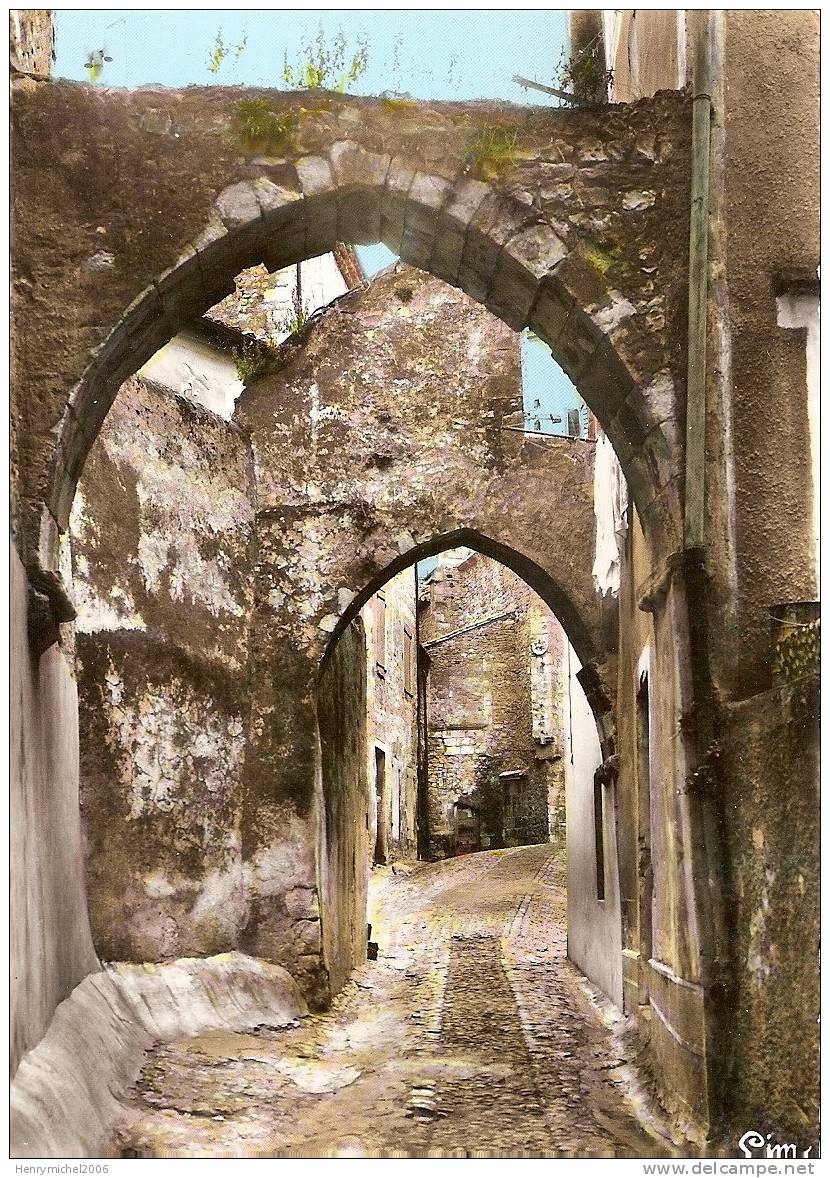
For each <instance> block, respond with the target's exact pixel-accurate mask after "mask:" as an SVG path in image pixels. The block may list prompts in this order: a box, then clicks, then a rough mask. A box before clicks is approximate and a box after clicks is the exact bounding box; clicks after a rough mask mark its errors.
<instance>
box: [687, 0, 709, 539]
mask: <svg viewBox="0 0 830 1178" xmlns="http://www.w3.org/2000/svg"><path fill="white" fill-rule="evenodd" d="M696 16H697V20H698V27H697V36H696V38H695V68H694V88H693V95H692V112H693V114H692V118H693V122H692V194H691V197H692V207H691V215H690V218H689V343H688V370H687V379H686V509H685V521H684V529H683V533H684V538H683V544H684V547H685V548H687V549H689V548H703V547H704V543H705V518H706V308H707V294H708V270H709V154H710V146H711V121H712V93H711V90H712V87H711V74H710V68H709V36H708V32H709V30H708V20H709V14H708V13H707V12H703V11H701V12H699V13H697V14H696Z"/></svg>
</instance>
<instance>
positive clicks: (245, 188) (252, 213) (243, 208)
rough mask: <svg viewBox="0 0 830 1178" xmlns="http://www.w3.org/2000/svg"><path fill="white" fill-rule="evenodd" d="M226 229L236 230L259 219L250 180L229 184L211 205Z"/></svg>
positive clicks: (257, 202)
mask: <svg viewBox="0 0 830 1178" xmlns="http://www.w3.org/2000/svg"><path fill="white" fill-rule="evenodd" d="M213 207H214V209H215V211H216V214H217V216H218V217H219V219H220V220H221V222H222V224H223V225H224V226H225V228H226V229H238V228H240V227H241V226H243V225H247V224H249V223H250V222H251V221H258V220H259V217H260V205H259V198H258V196H257V191H256V187H255V184H254V181H252V180H240V181H239V183H237V184H231V185H230V186H229V187H228V188H225V189H224V190H223V191H222V192H220V193H219V195H218V196H217V198H216V200H215V202H214V205H213Z"/></svg>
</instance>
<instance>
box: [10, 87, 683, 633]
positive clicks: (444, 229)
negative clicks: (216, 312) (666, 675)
mask: <svg viewBox="0 0 830 1178" xmlns="http://www.w3.org/2000/svg"><path fill="white" fill-rule="evenodd" d="M243 97H245V98H249V97H250V95H249V93H248V92H247V91H246V92H244V94H243V93H242V92H239V93H236V92H233V91H223V90H214V91H197V90H195V89H194V90H192V91H187V92H173V93H171V92H152V91H142V92H139V93H129V92H105V93H103V94H100V93H97V92H93V91H91V90H89V89H88V88H86V87H81V86H72V85H69V84H64V83H61V84H56V85H50V86H48V87H42V86H34V87H33V88H30V89H29V90H26V91H25V92H22V93H20V94H19V95H18V96H17V101H16V104H15V114H16V133H17V136H18V143H19V144H23V143H25V144H26V145H27V147H28V148H29V150H28V154H27V163H28V167H24V168H23V169H21V172H20V179H19V180H18V182H17V187H16V194H15V196H16V204H17V209H18V211H17V218H18V227H19V231H18V234H17V235H16V244H17V256H16V264H17V268H18V275H19V277H20V279H21V283H22V284H24V285H22V290H23V294H22V295H21V303H22V305H25V304H26V302H27V301H28V303H29V304H30V305H29V306H28V307H27V315H29V318H30V321H39V322H40V324H41V325H42V327H43V329H44V330H43V333H42V347H41V350H40V352H39V355H38V356H37V357H34V356H33V355H31V354H30V353H29V352H27V350H26V349H25V348H20V349H19V351H18V357H17V372H16V388H17V390H18V396H19V397H20V396H22V397H26V396H27V395H28V394H27V390H29V389H32V388H33V387H38V394H37V399H38V402H39V404H40V405H41V406H42V409H41V411H40V412H39V413H38V414H34V415H32V416H34V417H37V419H38V420H26V421H23V420H22V419H21V424H20V434H19V453H20V461H21V470H20V478H19V481H18V486H17V492H18V495H19V502H20V508H19V510H20V512H21V513H22V517H23V518H22V519H21V523H22V525H23V526H22V533H23V535H24V536H25V546H26V549H27V563H28V565H29V568H30V571H31V576H32V580H33V583H34V585H35V588H36V589H39V590H40V591H41V592H43V593H45V594H46V595H47V596H48V597H50V599H51V600H52V602H53V605H54V609H55V611H56V613H57V616H58V618H62V617H65V616H66V615H67V612H69V607H68V602H67V601H66V598H65V594H63V593H62V591H61V586H60V580H59V574H58V571H57V570H58V554H57V539H58V535H59V533H60V532H61V531H63V530H64V529H65V527H66V522H67V518H68V512H69V508H70V506H71V501H72V497H73V495H74V489H75V486H76V483H77V479H78V477H79V475H80V472H81V470H82V469H83V464H84V461H85V457H86V454H87V452H88V450H89V447H90V445H91V444H92V441H93V440H94V438H95V436H97V432H98V430H99V429H100V426H101V423H102V421H103V420H104V418H105V416H106V413H107V411H108V409H109V406H110V404H111V402H112V398H113V397H114V395H115V393H116V391H117V389H118V387H119V386H120V384H121V383H122V382H123V380H124V379H125V378H126V377H127V376H129V375H130V374H131V373H132V372H134V371H135V370H136V368H137V367H138V366H139V365H140V364H141V363H142V362H144V361H145V360H146V359H148V358H149V356H150V355H151V354H152V353H153V352H154V351H156V350H157V349H158V348H159V347H160V346H161V345H162V344H163V343H165V342H166V341H167V340H168V339H169V338H170V336H171V335H172V334H174V332H175V331H176V330H177V329H178V327H180V326H181V325H182V324H183V323H184V322H186V321H187V320H189V319H192V318H193V317H194V315H198V314H199V313H201V312H203V311H205V310H207V308H208V307H209V306H211V305H212V304H213V303H215V302H216V301H217V300H218V299H219V298H220V297H222V296H223V295H224V294H226V293H227V292H228V290H229V289H230V287H231V283H232V279H233V276H234V275H235V274H236V273H238V272H239V270H240V269H241V268H243V267H244V266H245V265H249V264H252V263H254V262H259V261H264V262H265V263H266V265H268V266H269V267H270V268H275V267H277V266H283V265H287V264H289V263H291V262H295V261H298V260H301V259H303V258H305V257H309V256H313V255H314V254H318V253H321V252H324V251H326V250H328V249H330V248H332V246H333V245H334V242H335V241H336V240H347V241H353V242H360V241H376V240H383V241H385V242H386V244H388V245H389V246H390V247H391V248H392V249H394V250H396V251H398V250H399V251H400V254H401V256H402V257H403V258H404V259H405V260H408V261H411V262H412V263H413V264H415V265H418V266H420V267H421V268H424V269H427V270H430V271H431V272H433V273H435V274H436V275H437V276H439V277H441V278H444V279H445V280H446V281H448V282H450V283H452V284H454V285H457V286H460V287H461V289H463V290H465V291H466V292H467V293H469V294H470V295H471V297H473V298H475V299H477V300H478V301H481V302H483V303H484V304H485V305H486V306H487V307H488V308H490V309H491V310H492V311H493V312H494V314H496V315H498V316H500V317H501V318H503V319H504V320H505V321H506V322H507V323H508V324H509V325H510V326H512V327H514V328H520V327H523V326H526V325H527V326H530V327H531V328H532V329H533V330H534V331H535V332H537V334H538V335H539V336H540V337H541V338H542V339H543V340H544V341H545V342H546V343H547V344H548V345H549V346H550V348H551V350H552V352H553V354H554V356H555V358H556V359H557V361H558V362H559V363H560V364H561V365H562V367H563V368H564V369H565V371H566V372H568V374H569V375H570V376H571V378H572V379H573V381H574V383H575V384H576V385H577V387H578V388H579V390H580V392H581V393H582V395H583V397H584V398H585V400H586V401H587V403H588V404H589V406H590V407H591V408H592V410H593V411H594V412H595V414H596V415H597V417H598V419H599V420H600V422H601V423H602V425H603V428H604V429H605V430H606V432H607V434H608V436H609V437H610V439H611V441H612V443H613V444H614V447H615V449H616V450H617V453H618V455H619V458H620V461H621V463H622V466H623V469H624V472H625V475H626V478H627V480H628V483H629V486H630V488H631V491H632V495H633V497H634V500H635V502H636V504H637V507H638V511H639V513H640V516H641V518H642V520H643V523H644V528H645V531H646V535H647V537H648V538H649V541H650V542H651V543H652V544H653V547H654V551H655V554H657V555H658V556H659V557H663V556H666V555H668V554H669V553H671V552H672V551H674V550H675V549H676V547H677V539H678V536H679V527H680V524H679V515H678V509H679V503H680V492H679V489H678V472H679V470H680V456H681V447H680V442H679V439H678V432H677V427H678V424H679V422H678V414H677V408H676V405H677V398H678V389H680V391H681V393H682V361H681V360H680V353H679V350H678V345H679V344H681V343H682V338H683V333H684V330H685V328H684V325H683V323H682V316H679V315H678V314H677V310H678V309H679V307H680V306H682V290H683V285H684V281H685V265H686V264H685V258H684V255H683V237H684V234H683V233H682V232H671V231H670V225H671V223H672V221H674V222H676V224H677V226H678V229H679V228H680V226H684V225H685V219H686V216H687V201H688V196H687V189H688V184H687V171H688V163H687V154H688V153H687V139H688V130H687V123H688V119H687V109H686V104H685V100H684V99H683V98H681V97H678V96H663V97H661V98H660V99H659V100H654V101H651V102H649V103H645V104H640V105H639V106H635V107H631V108H618V109H615V110H612V111H606V112H601V113H587V112H581V113H575V112H566V111H553V112H551V111H539V110H536V111H534V110H530V111H522V112H521V114H519V113H518V112H516V111H515V110H513V109H509V108H499V107H495V108H491V109H487V108H483V107H481V106H478V105H475V106H472V105H471V106H469V107H465V106H464V105H463V104H461V105H458V104H455V105H452V106H449V107H446V108H442V107H440V106H428V107H421V106H417V105H414V106H413V107H411V108H408V107H407V108H406V109H404V110H401V109H398V108H397V107H396V105H395V104H390V103H385V102H384V101H383V100H380V101H374V100H363V99H360V100H353V99H346V98H341V97H338V98H337V99H336V100H335V99H333V98H331V97H329V96H327V97H326V98H325V99H324V100H321V101H320V102H319V103H318V104H316V105H315V104H312V103H309V99H308V97H301V98H297V97H296V96H291V95H285V94H278V93H267V92H265V93H264V95H258V98H259V99H260V100H261V101H263V102H265V103H266V104H267V103H270V104H271V107H272V108H273V110H274V111H278V112H280V114H281V115H284V116H286V117H287V118H288V122H289V123H291V124H292V126H293V127H294V129H293V130H292V131H291V133H290V134H288V133H287V134H286V137H285V141H284V142H283V143H281V145H280V154H279V156H275V155H273V154H272V155H262V154H261V145H260V147H259V149H255V148H253V147H246V146H245V144H244V142H243V141H241V140H240V132H239V126H238V124H239V102H240V99H242V98H243ZM304 102H305V103H306V104H308V105H306V106H303V105H302V104H303V103H304ZM309 106H311V109H309ZM657 107H659V110H657V109H656V108H657ZM658 114H659V120H658V119H657V116H658ZM658 122H659V126H660V128H661V130H660V132H659V133H655V131H654V127H655V125H657V123H658ZM493 128H500V129H501V130H502V131H503V130H504V129H505V128H507V129H508V130H510V131H511V132H512V131H515V136H516V139H515V150H514V152H513V156H512V158H511V159H510V160H509V161H508V162H507V164H506V165H505V164H504V163H502V164H501V165H500V166H498V167H493V165H492V163H491V161H489V160H488V156H487V149H486V145H487V142H488V139H487V136H488V134H490V135H491V137H492V133H493ZM58 134H59V135H60V138H59V141H58V139H57V138H56V137H57V136H58ZM35 145H37V150H34V146H35ZM93 155H95V157H96V158H98V159H101V160H106V161H107V163H106V165H104V164H99V165H97V166H94V167H87V168H86V170H85V172H84V174H83V176H81V174H80V173H79V169H80V168H81V164H82V161H84V160H86V161H87V162H89V161H90V160H91V158H92V156H93ZM150 158H151V159H153V161H154V163H153V170H152V174H151V175H150V176H148V174H147V169H146V167H145V163H146V161H147V160H148V159H150ZM41 159H42V160H45V161H48V166H49V177H48V181H47V179H46V177H45V176H44V175H43V169H42V167H41V166H40V164H39V162H38V161H39V160H41ZM110 167H112V168H114V169H115V170H116V172H117V174H118V175H119V176H120V177H122V178H123V179H122V183H121V184H120V185H117V186H114V185H113V184H112V182H111V179H112V177H111V174H110V172H109V168H110ZM493 173H495V174H493ZM114 189H115V190H114ZM185 189H186V192H185ZM70 198H71V199H70ZM89 218H92V220H93V222H94V223H95V224H94V225H93V228H94V230H95V234H98V232H99V230H100V231H101V233H100V236H97V237H96V236H93V237H92V238H90V229H89ZM30 219H31V222H32V227H33V228H34V225H35V224H37V226H38V232H37V233H36V234H35V233H33V234H32V237H31V240H32V241H33V242H34V245H33V247H27V246H24V245H23V242H24V241H26V240H27V239H28V238H29V235H28V234H27V232H26V230H27V223H28V222H29V220H30ZM658 224H659V231H658ZM148 235H149V236H148ZM153 236H155V237H157V239H158V240H157V242H153V243H152V244H151V243H150V240H149V238H150V237H153ZM70 242H71V249H69V248H68V243H70ZM102 242H103V243H104V245H105V246H108V247H110V248H101V246H102ZM93 245H94V246H95V247H97V248H95V249H94V250H93V249H92V246H93ZM142 247H143V248H142ZM85 249H86V250H87V251H88V256H86V257H84V250H85ZM70 255H71V256H72V258H73V262H72V263H70V261H69V256H70ZM159 263H161V265H159ZM56 264H57V269H58V271H59V272H60V278H59V281H58V283H57V285H54V283H53V286H52V294H51V296H46V298H45V299H44V293H43V291H42V289H41V288H40V286H39V283H38V276H39V274H40V273H41V272H43V269H44V268H50V267H51V268H52V270H54V268H55V265H56ZM27 273H29V274H32V275H33V276H34V281H33V280H32V279H31V278H27V277H26V274H27ZM56 298H57V299H63V300H64V303H65V308H66V309H65V311H64V315H63V316H62V318H66V317H68V319H69V321H70V322H69V325H68V326H67V325H66V323H63V322H57V321H56V320H55V317H54V315H52V314H50V311H49V307H48V306H46V305H44V304H45V303H48V302H49V301H50V299H51V300H52V303H53V304H54V300H55V299H56ZM125 303H128V304H129V305H128V306H127V309H126V310H123V308H124V306H125ZM67 331H68V332H69V336H71V341H69V340H68V338H67V334H66V333H67ZM62 334H63V338H62ZM67 342H69V343H70V346H69V347H67ZM59 354H60V355H62V360H61V362H60V363H58V359H57V357H58V355H59ZM33 382H34V383H33ZM70 389H71V392H70V391H69V390H70ZM27 417H28V415H27ZM16 420H17V419H16ZM55 427H57V428H55Z"/></svg>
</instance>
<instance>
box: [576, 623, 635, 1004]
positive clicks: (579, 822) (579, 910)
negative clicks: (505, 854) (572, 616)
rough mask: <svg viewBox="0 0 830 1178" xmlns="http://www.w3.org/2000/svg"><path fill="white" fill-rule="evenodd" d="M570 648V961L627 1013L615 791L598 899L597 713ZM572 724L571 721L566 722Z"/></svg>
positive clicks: (610, 793)
mask: <svg viewBox="0 0 830 1178" xmlns="http://www.w3.org/2000/svg"><path fill="white" fill-rule="evenodd" d="M579 669H580V663H579V660H578V659H577V657H576V654H575V652H574V650H573V647H570V646H569V648H568V660H567V674H568V685H567V686H568V692H567V697H566V709H568V711H569V714H570V723H566V725H565V735H566V741H565V788H566V813H567V835H566V842H567V853H568V956H569V957H570V959H571V961H573V962H574V964H575V965H577V966H578V967H579V968H580V969H581V970H582V972H583V973H584V974H585V975H586V977H588V978H590V979H591V981H592V982H595V983H596V985H598V986H599V987H600V988H601V989H602V990H603V991H604V992H605V993H606V994H607V995H608V997H609V998H610V999H611V1000H612V1001H613V1002H615V1003H616V1004H617V1006H619V1008H620V1009H621V1010H622V1002H623V996H622V927H621V924H620V886H619V876H618V872H617V842H616V833H615V829H616V823H615V814H614V805H615V796H614V787H613V786H603V791H604V797H605V807H604V810H605V826H604V845H605V899H604V900H598V899H597V886H596V855H595V843H594V771H595V770H596V769H597V768H598V767H599V765H600V764H601V763H602V753H601V751H600V745H599V737H598V736H597V728H596V724H595V723H594V717H593V713H592V712H591V709H590V707H589V705H588V701H587V699H586V698H585V693H584V691H583V690H582V687H581V686H580V684H579V682H578V680H577V678H576V673H577V671H578V670H579ZM566 719H567V717H566Z"/></svg>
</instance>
